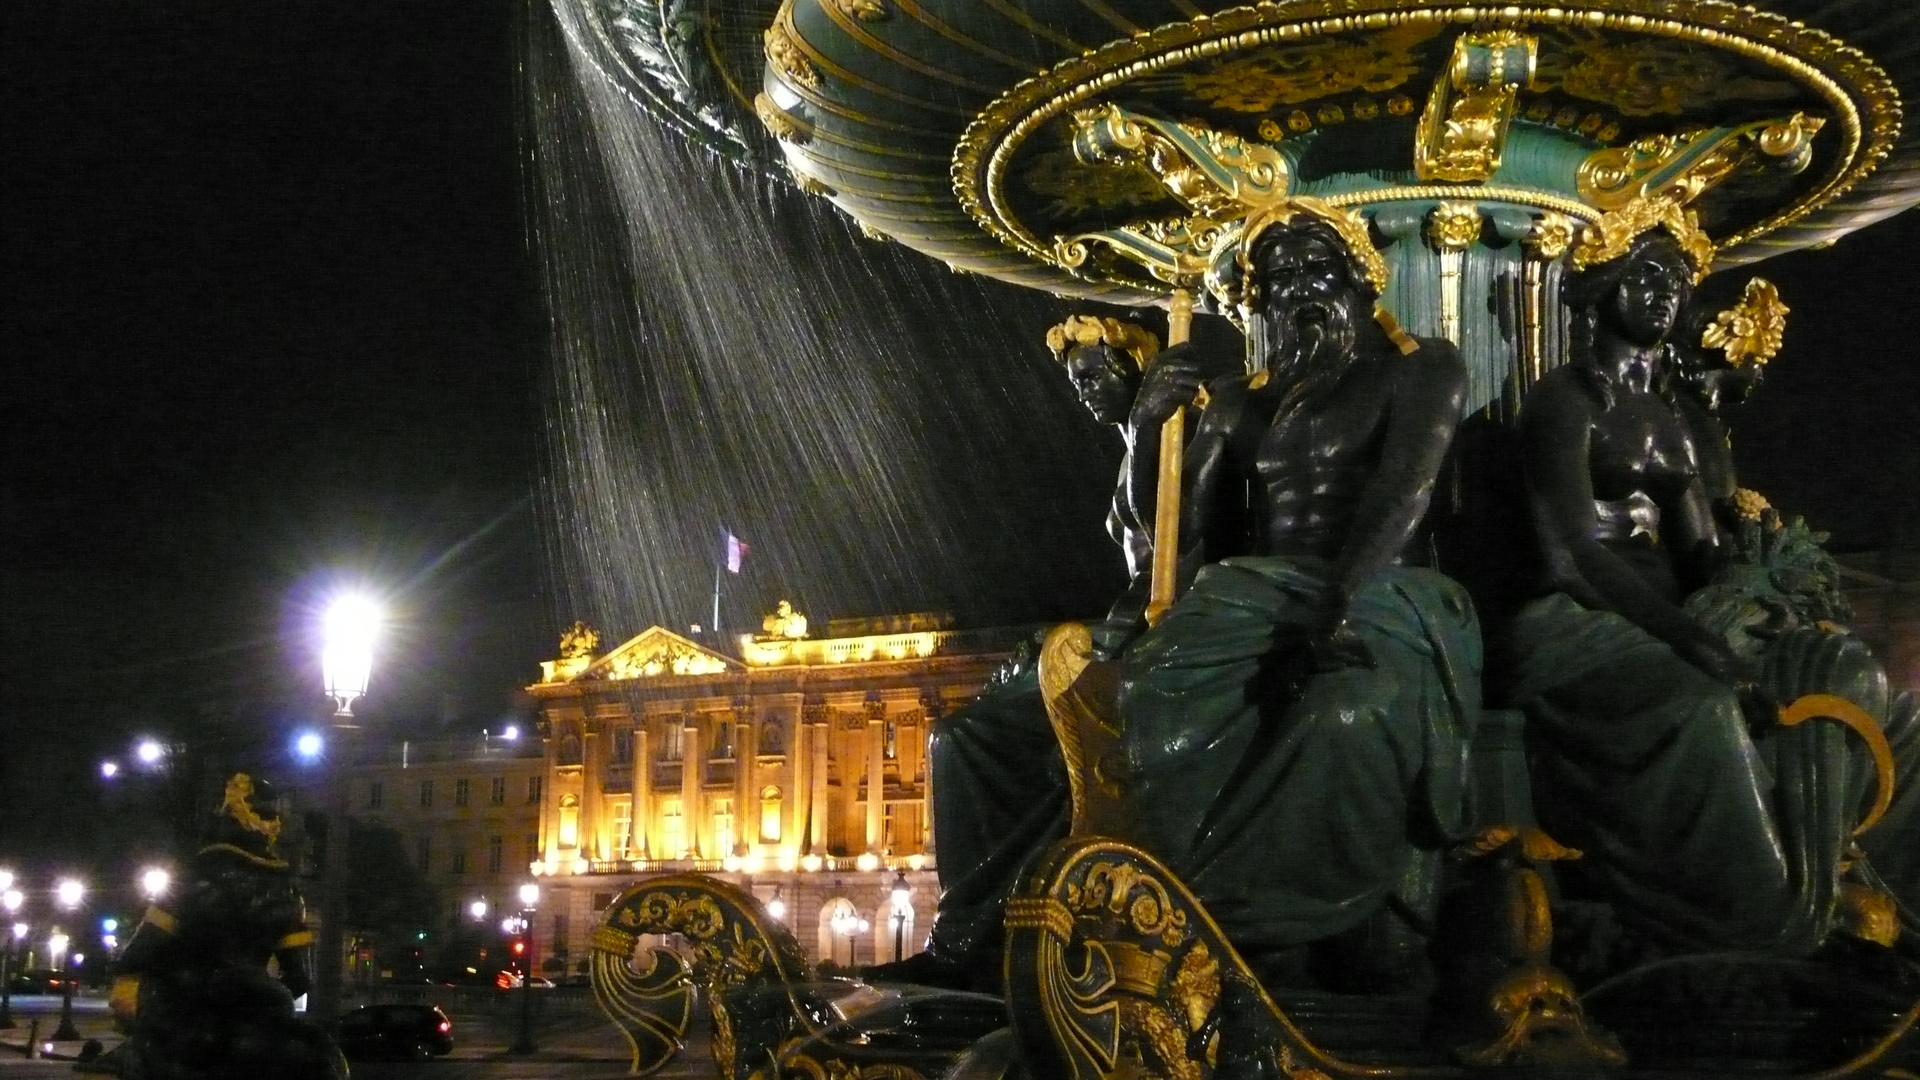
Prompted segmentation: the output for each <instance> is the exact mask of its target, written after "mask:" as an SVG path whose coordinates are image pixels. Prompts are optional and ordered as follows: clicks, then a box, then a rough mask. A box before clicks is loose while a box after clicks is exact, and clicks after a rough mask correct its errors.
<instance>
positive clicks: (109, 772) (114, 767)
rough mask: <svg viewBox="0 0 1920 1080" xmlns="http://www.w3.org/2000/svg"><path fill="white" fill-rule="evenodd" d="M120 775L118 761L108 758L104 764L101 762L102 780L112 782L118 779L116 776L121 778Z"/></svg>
mask: <svg viewBox="0 0 1920 1080" xmlns="http://www.w3.org/2000/svg"><path fill="white" fill-rule="evenodd" d="M119 775H120V763H119V762H117V761H115V760H113V759H112V758H108V759H107V760H105V761H103V762H101V763H100V778H101V779H103V780H111V779H113V778H114V777H116V776H119Z"/></svg>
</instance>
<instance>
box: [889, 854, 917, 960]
mask: <svg viewBox="0 0 1920 1080" xmlns="http://www.w3.org/2000/svg"><path fill="white" fill-rule="evenodd" d="M892 892H893V962H894V963H896V964H897V963H899V962H900V959H901V955H902V954H903V953H904V952H905V951H906V941H907V918H908V917H909V916H911V915H912V914H913V886H911V885H909V884H907V874H906V871H904V870H895V871H894V872H893V889H892Z"/></svg>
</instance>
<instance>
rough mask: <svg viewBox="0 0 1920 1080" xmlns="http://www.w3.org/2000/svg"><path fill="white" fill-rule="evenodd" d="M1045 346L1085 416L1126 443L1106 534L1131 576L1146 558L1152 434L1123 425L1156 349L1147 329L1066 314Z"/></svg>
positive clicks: (1155, 439)
mask: <svg viewBox="0 0 1920 1080" xmlns="http://www.w3.org/2000/svg"><path fill="white" fill-rule="evenodd" d="M1047 348H1048V349H1049V350H1051V351H1052V352H1053V357H1054V359H1055V360H1058V361H1059V362H1060V363H1061V365H1062V366H1063V367H1065V368H1066V372H1067V381H1068V382H1069V383H1071V384H1072V385H1073V393H1074V396H1075V397H1078V398H1079V399H1080V404H1082V405H1084V406H1086V408H1087V412H1088V413H1089V414H1091V415H1092V416H1093V418H1094V419H1095V420H1097V421H1099V422H1100V423H1102V424H1112V425H1113V426H1114V427H1116V428H1118V429H1119V431H1120V436H1121V438H1122V439H1123V440H1125V443H1126V454H1125V456H1123V457H1122V458H1121V460H1120V478H1119V480H1118V481H1116V482H1115V484H1114V488H1113V507H1112V509H1110V510H1109V511H1108V512H1107V535H1108V536H1111V537H1112V538H1113V542H1114V543H1116V544H1119V545H1120V550H1121V551H1122V552H1123V553H1124V554H1125V555H1126V558H1127V575H1128V576H1129V577H1131V578H1138V577H1139V576H1140V575H1141V573H1142V572H1144V571H1145V570H1146V568H1147V565H1148V564H1149V563H1150V562H1151V561H1152V558H1153V505H1154V467H1155V465H1156V463H1157V462H1158V460H1159V456H1160V429H1159V428H1158V427H1147V428H1144V429H1143V428H1141V427H1140V426H1139V425H1138V424H1134V423H1132V422H1131V420H1132V416H1133V407H1134V401H1135V399H1136V398H1137V397H1138V395H1139V393H1140V381H1141V375H1142V373H1143V372H1145V371H1146V370H1147V368H1148V366H1149V365H1150V364H1151V363H1152V362H1153V358H1154V355H1155V354H1156V353H1158V352H1159V351H1160V339H1159V338H1157V337H1155V336H1154V335H1153V334H1152V332H1150V331H1148V330H1146V329H1144V328H1142V327H1139V326H1135V325H1134V324H1132V323H1127V322H1121V321H1120V320H1119V319H1109V318H1104V317H1101V316H1097V315H1069V316H1067V319H1066V321H1065V322H1063V323H1061V324H1059V325H1058V326H1055V327H1052V328H1051V329H1049V330H1048V331H1047Z"/></svg>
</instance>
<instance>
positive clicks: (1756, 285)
mask: <svg viewBox="0 0 1920 1080" xmlns="http://www.w3.org/2000/svg"><path fill="white" fill-rule="evenodd" d="M1791 310H1792V309H1791V308H1789V307H1787V305H1785V304H1783V303H1781V302H1780V290H1779V289H1777V288H1775V287H1774V284H1773V282H1771V281H1768V280H1767V279H1766V278H1754V279H1753V280H1752V281H1749V282H1747V288H1746V292H1745V294H1744V295H1742V296H1741V298H1740V302H1739V303H1738V304H1735V305H1734V306H1733V307H1730V308H1728V309H1727V310H1725V311H1723V312H1721V313H1720V314H1718V315H1716V316H1714V320H1713V323H1712V325H1710V326H1708V327H1707V329H1706V332H1705V333H1704V334H1702V335H1700V344H1701V345H1702V346H1704V347H1706V348H1709V349H1720V350H1723V351H1724V352H1725V353H1726V356H1727V363H1728V364H1730V365H1732V366H1734V367H1745V366H1746V365H1748V364H1758V365H1761V366H1765V365H1766V363H1767V361H1769V360H1772V359H1773V358H1774V356H1775V355H1776V354H1777V353H1779V351H1780V343H1781V340H1782V339H1783V338H1784V337H1785V336H1786V331H1787V312H1789V311H1791Z"/></svg>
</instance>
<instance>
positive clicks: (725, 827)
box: [713, 799, 733, 857]
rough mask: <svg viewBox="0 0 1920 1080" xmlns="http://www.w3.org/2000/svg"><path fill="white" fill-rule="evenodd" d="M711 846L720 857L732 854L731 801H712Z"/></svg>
mask: <svg viewBox="0 0 1920 1080" xmlns="http://www.w3.org/2000/svg"><path fill="white" fill-rule="evenodd" d="M713 846H714V850H715V851H717V852H719V853H720V855H721V856H722V857H725V856H727V855H731V854H733V800H732V799H715V800H713Z"/></svg>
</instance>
